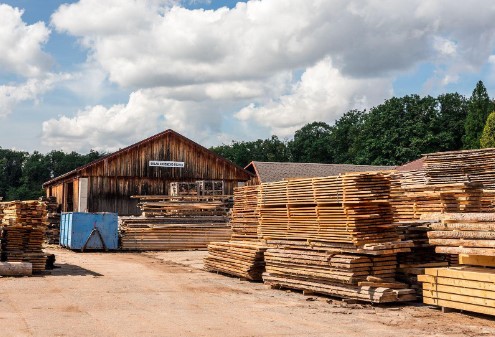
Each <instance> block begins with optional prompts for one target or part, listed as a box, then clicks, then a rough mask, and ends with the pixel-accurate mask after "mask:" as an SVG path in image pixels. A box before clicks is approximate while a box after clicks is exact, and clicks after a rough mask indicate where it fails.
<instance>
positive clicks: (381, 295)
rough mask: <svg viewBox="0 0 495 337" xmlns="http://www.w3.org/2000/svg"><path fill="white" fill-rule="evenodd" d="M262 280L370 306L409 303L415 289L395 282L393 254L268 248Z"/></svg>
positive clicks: (270, 283) (274, 286)
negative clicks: (356, 301) (369, 304)
mask: <svg viewBox="0 0 495 337" xmlns="http://www.w3.org/2000/svg"><path fill="white" fill-rule="evenodd" d="M265 260H266V273H264V274H263V280H264V282H265V283H266V284H268V285H271V286H272V287H273V288H290V289H298V290H302V291H306V292H308V291H309V292H315V293H319V294H326V295H331V296H337V297H342V298H350V299H356V300H362V301H369V302H373V303H386V302H397V301H411V300H414V299H415V298H416V297H415V296H414V294H413V293H414V290H411V289H407V285H405V284H401V283H399V282H396V281H395V279H394V276H395V275H394V274H395V269H396V263H397V261H396V258H395V255H383V256H362V255H361V256H360V255H355V254H331V253H329V252H328V251H324V250H322V251H319V250H307V249H304V250H296V249H287V248H269V249H268V250H267V251H266V252H265Z"/></svg>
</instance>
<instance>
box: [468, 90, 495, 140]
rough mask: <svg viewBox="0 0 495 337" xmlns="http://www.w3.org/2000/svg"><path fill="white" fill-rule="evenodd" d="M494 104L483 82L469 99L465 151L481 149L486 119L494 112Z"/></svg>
mask: <svg viewBox="0 0 495 337" xmlns="http://www.w3.org/2000/svg"><path fill="white" fill-rule="evenodd" d="M493 108H494V106H493V103H492V102H491V101H490V97H489V96H488V93H487V91H486V88H485V85H484V84H483V82H482V81H479V82H478V83H477V84H476V87H475V88H474V90H473V94H472V95H471V97H470V98H469V102H468V113H467V117H466V122H465V124H464V129H465V133H464V138H463V144H464V148H465V149H479V148H480V138H481V134H482V133H483V128H484V127H485V124H486V119H487V118H488V115H489V114H490V112H491V111H493Z"/></svg>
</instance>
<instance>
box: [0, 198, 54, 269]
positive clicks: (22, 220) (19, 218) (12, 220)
mask: <svg viewBox="0 0 495 337" xmlns="http://www.w3.org/2000/svg"><path fill="white" fill-rule="evenodd" d="M2 208H3V219H2V226H1V235H0V236H1V241H2V243H1V247H2V248H1V251H2V253H1V260H2V261H6V262H30V263H32V270H33V272H34V273H36V272H41V271H43V270H45V265H46V255H45V253H44V252H43V250H42V244H43V240H44V233H45V229H46V214H47V212H46V206H45V204H44V203H41V202H39V201H38V200H30V201H13V202H6V203H3V205H2Z"/></svg>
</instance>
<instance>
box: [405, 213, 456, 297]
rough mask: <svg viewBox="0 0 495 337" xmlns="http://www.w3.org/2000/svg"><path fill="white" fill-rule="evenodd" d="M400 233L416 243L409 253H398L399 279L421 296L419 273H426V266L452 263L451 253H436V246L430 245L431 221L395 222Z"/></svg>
mask: <svg viewBox="0 0 495 337" xmlns="http://www.w3.org/2000/svg"><path fill="white" fill-rule="evenodd" d="M395 225H396V226H397V227H396V228H397V232H398V233H399V235H400V236H401V237H402V238H403V239H404V240H408V241H412V242H413V243H414V247H412V248H411V252H409V253H399V254H398V255H397V261H398V268H397V277H396V278H397V280H398V281H401V282H404V283H406V284H408V285H409V287H410V288H412V289H415V290H416V295H417V296H418V298H421V296H422V294H423V291H422V287H421V282H418V275H421V274H424V271H425V268H430V267H447V266H449V265H450V264H451V258H450V255H444V254H436V253H435V246H432V245H430V243H429V241H428V235H427V233H428V232H429V231H431V230H432V229H431V222H430V221H421V220H415V221H408V222H400V223H396V224H395Z"/></svg>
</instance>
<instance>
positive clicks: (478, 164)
mask: <svg viewBox="0 0 495 337" xmlns="http://www.w3.org/2000/svg"><path fill="white" fill-rule="evenodd" d="M424 170H425V172H426V176H427V178H428V180H429V183H430V184H445V183H463V182H465V181H471V182H479V183H482V184H483V185H484V186H485V187H486V188H490V189H493V188H495V149H477V150H464V151H450V152H438V153H431V154H427V155H425V159H424Z"/></svg>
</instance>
